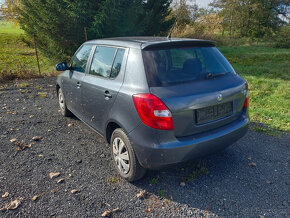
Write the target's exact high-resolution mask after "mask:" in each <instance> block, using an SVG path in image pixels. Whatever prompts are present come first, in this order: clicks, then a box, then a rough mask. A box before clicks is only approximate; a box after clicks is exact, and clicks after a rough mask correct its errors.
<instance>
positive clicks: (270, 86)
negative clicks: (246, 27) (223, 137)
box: [219, 46, 290, 132]
mask: <svg viewBox="0 0 290 218" xmlns="http://www.w3.org/2000/svg"><path fill="white" fill-rule="evenodd" d="M219 49H220V50H221V51H222V53H223V54H224V55H225V56H226V57H227V58H228V60H229V61H230V62H231V64H232V65H233V67H234V68H235V70H236V71H237V73H239V75H241V76H243V77H244V78H245V79H246V80H247V81H248V83H249V90H250V116H251V119H252V121H254V122H258V123H263V124H266V125H267V126H268V127H270V128H271V129H273V130H282V131H289V130H290V96H289V95H290V84H289V80H290V49H277V48H267V47H248V46H247V47H220V48H219ZM256 128H257V130H260V131H265V132H271V130H269V129H267V128H262V127H256ZM268 130H269V131H268Z"/></svg>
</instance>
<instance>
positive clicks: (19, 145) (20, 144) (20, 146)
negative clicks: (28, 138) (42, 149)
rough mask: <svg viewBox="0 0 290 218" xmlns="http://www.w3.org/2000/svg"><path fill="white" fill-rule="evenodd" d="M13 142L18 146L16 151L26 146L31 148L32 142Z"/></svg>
mask: <svg viewBox="0 0 290 218" xmlns="http://www.w3.org/2000/svg"><path fill="white" fill-rule="evenodd" d="M15 144H16V145H17V146H18V147H17V148H16V151H22V150H24V149H26V148H31V146H32V145H33V144H34V143H29V144H24V143H23V142H16V143H15Z"/></svg>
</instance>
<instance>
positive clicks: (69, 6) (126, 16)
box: [19, 0, 172, 59]
mask: <svg viewBox="0 0 290 218" xmlns="http://www.w3.org/2000/svg"><path fill="white" fill-rule="evenodd" d="M170 3H171V1H170V0H147V1H145V0H121V1H120V0H82V1H74V0H47V1H43V0H22V8H21V10H20V16H19V22H20V26H21V28H22V29H24V30H25V32H26V33H27V34H28V35H29V36H31V37H32V36H36V37H37V39H38V44H39V48H40V49H41V50H42V51H43V53H44V54H45V55H47V56H49V57H54V58H56V59H60V58H66V59H68V57H70V56H72V54H73V53H74V51H75V50H76V49H77V47H79V46H80V44H82V43H83V42H84V39H85V37H84V27H86V28H87V29H88V38H89V39H96V38H104V37H117V36H129V35H145V34H146V35H154V34H159V33H160V32H165V31H167V30H168V29H169V28H170V26H171V24H172V20H166V18H167V16H168V14H169V13H170V8H169V6H170Z"/></svg>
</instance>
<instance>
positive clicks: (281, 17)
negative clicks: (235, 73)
mask: <svg viewBox="0 0 290 218" xmlns="http://www.w3.org/2000/svg"><path fill="white" fill-rule="evenodd" d="M211 6H213V7H215V8H217V9H218V12H219V14H220V15H221V16H222V17H223V27H224V28H225V29H226V30H228V31H229V34H230V35H233V34H236V35H238V36H246V37H249V36H250V37H263V36H265V35H267V34H271V33H272V32H275V31H277V29H278V28H279V26H281V25H283V24H285V23H287V22H286V21H287V20H288V22H289V17H288V16H289V7H290V1H289V0H215V1H214V2H213V3H212V4H211Z"/></svg>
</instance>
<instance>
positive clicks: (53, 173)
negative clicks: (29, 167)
mask: <svg viewBox="0 0 290 218" xmlns="http://www.w3.org/2000/svg"><path fill="white" fill-rule="evenodd" d="M48 175H49V178H51V179H53V178H55V177H58V176H59V175H60V173H59V172H51V173H49V174H48Z"/></svg>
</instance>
